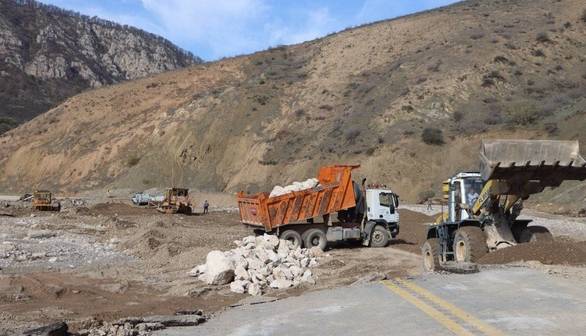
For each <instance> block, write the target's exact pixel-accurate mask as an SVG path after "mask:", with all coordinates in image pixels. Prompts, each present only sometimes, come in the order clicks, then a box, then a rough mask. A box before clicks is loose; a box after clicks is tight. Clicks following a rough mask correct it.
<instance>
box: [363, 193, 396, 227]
mask: <svg viewBox="0 0 586 336" xmlns="http://www.w3.org/2000/svg"><path fill="white" fill-rule="evenodd" d="M398 206H399V197H398V196H397V195H396V194H395V193H393V192H392V191H391V190H390V189H366V216H367V219H368V220H375V221H376V220H384V221H386V222H389V223H393V222H394V223H399V212H398V211H397V207H398Z"/></svg>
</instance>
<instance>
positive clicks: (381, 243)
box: [370, 225, 390, 247]
mask: <svg viewBox="0 0 586 336" xmlns="http://www.w3.org/2000/svg"><path fill="white" fill-rule="evenodd" d="M389 235H390V234H389V231H388V230H387V229H386V228H385V227H384V226H382V225H376V226H375V227H374V228H373V229H372V233H371V234H370V247H386V246H387V245H388V244H389V240H390V238H389Z"/></svg>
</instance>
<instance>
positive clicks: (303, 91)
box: [0, 0, 586, 203]
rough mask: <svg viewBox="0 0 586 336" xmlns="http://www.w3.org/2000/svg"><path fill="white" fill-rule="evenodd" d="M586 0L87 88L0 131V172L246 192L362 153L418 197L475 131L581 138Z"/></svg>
mask: <svg viewBox="0 0 586 336" xmlns="http://www.w3.org/2000/svg"><path fill="white" fill-rule="evenodd" d="M585 8H586V5H585V4H584V3H583V1H581V0H562V1H555V2H552V1H549V0H536V1H522V0H507V1H505V0H502V1H488V0H487V1H465V2H462V3H459V4H456V5H453V6H450V7H447V8H443V9H439V10H435V11H430V12H425V13H421V14H418V15H413V16H408V17H404V18H399V19H396V20H391V21H384V22H380V23H376V24H372V25H368V26H364V27H360V28H357V29H352V30H347V31H344V32H340V33H338V34H335V35H331V36H328V37H325V38H323V39H320V40H316V41H312V42H308V43H304V44H300V45H295V46H289V47H282V48H276V49H272V50H268V51H265V52H260V53H257V54H253V55H249V56H244V57H239V58H234V59H229V60H225V61H221V62H217V63H212V64H204V65H198V66H194V67H190V68H188V69H184V70H177V71H173V72H169V73H164V74H160V75H157V76H154V77H151V78H146V79H141V80H137V81H133V82H128V83H124V84H120V85H114V86H110V87H104V88H99V89H96V90H93V91H89V92H85V93H83V94H81V95H78V96H75V97H73V98H71V99H68V100H67V101H66V102H65V103H63V104H62V105H60V106H58V107H57V108H55V109H53V110H51V111H50V112H48V113H46V114H44V115H42V116H40V117H38V118H36V119H34V120H32V121H31V122H29V123H27V124H25V125H23V126H21V127H19V128H18V129H15V130H13V131H11V132H9V133H7V134H5V135H4V136H2V137H1V138H0V158H1V159H0V160H1V161H0V171H1V172H2V175H1V180H0V183H1V185H2V186H4V187H5V188H7V189H9V190H23V189H25V188H27V187H33V186H41V185H42V186H45V187H51V188H59V189H64V190H79V189H91V188H99V187H114V188H115V187H132V188H137V189H142V188H148V187H152V186H166V185H170V184H183V185H188V186H191V187H196V188H200V189H208V190H211V189H213V190H225V191H237V190H240V189H245V190H248V191H257V190H262V189H267V188H269V187H271V186H272V185H274V184H285V183H287V182H291V181H292V180H295V179H301V178H305V177H308V176H314V175H315V172H316V169H317V167H319V166H320V165H323V164H327V163H361V164H362V168H361V170H360V171H359V173H360V174H362V175H364V176H368V178H369V179H370V181H379V182H384V183H387V184H389V185H391V186H393V188H394V189H396V190H397V191H398V193H399V194H400V195H401V196H402V197H403V199H407V200H415V199H417V198H418V196H419V195H420V194H421V193H423V192H426V191H430V190H436V191H439V188H440V183H441V181H442V180H443V179H445V178H447V177H448V176H449V175H450V174H453V173H454V172H456V171H458V170H460V169H475V168H477V165H478V161H477V156H478V154H477V153H478V148H479V142H480V139H482V138H496V137H498V138H503V137H504V138H506V137H511V138H560V139H579V140H582V143H583V144H585V145H586V141H585V140H586V135H585V134H584V132H583V130H584V126H586V117H585V112H586V109H585V108H584V106H585V105H584V102H585V98H584V96H583V92H584V89H586V62H585V57H586V56H585V55H586V44H584V42H583V37H584V36H585V34H586V22H585V21H586V18H584V17H582V15H581V13H582V11H583V10H584V9H585ZM426 128H429V129H428V130H427V131H425V129H426ZM440 131H441V132H442V133H441V134H438V133H439V132H440ZM424 140H425V142H424ZM573 188H574V191H575V190H576V188H578V189H579V188H582V189H580V190H582V192H583V191H584V190H586V188H585V187H584V186H581V187H576V186H573ZM582 195H583V193H582ZM554 196H555V197H558V196H559V193H558V194H555V195H550V196H548V197H549V198H551V197H554ZM559 197H561V196H559ZM568 197H569V196H568ZM570 201H571V202H574V201H576V198H574V197H571V198H569V199H568V200H567V201H564V202H566V203H567V202H570ZM579 202H582V200H579Z"/></svg>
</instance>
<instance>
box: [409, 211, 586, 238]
mask: <svg viewBox="0 0 586 336" xmlns="http://www.w3.org/2000/svg"><path fill="white" fill-rule="evenodd" d="M401 208H402V209H408V210H412V211H416V212H420V213H424V214H426V215H428V216H433V217H435V215H437V214H439V213H440V212H441V210H442V207H441V206H439V205H433V206H432V209H431V210H427V205H419V204H405V205H401ZM444 211H447V210H446V207H444ZM519 219H531V220H533V222H532V224H531V225H539V226H544V227H546V228H547V229H548V230H549V231H551V233H552V234H553V235H554V236H556V237H561V238H565V239H572V240H577V241H586V218H583V217H567V216H561V215H552V214H548V213H544V212H539V211H535V210H531V209H524V210H523V211H522V212H521V215H520V216H519Z"/></svg>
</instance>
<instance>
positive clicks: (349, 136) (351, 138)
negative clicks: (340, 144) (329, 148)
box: [345, 128, 361, 143]
mask: <svg viewBox="0 0 586 336" xmlns="http://www.w3.org/2000/svg"><path fill="white" fill-rule="evenodd" d="M360 133H361V132H360V130H359V129H355V128H353V129H349V130H348V131H347V132H346V134H345V138H346V140H348V142H351V143H354V142H355V141H356V138H358V136H360Z"/></svg>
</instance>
